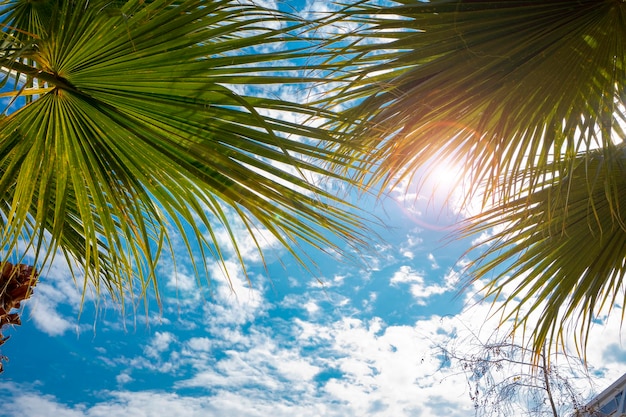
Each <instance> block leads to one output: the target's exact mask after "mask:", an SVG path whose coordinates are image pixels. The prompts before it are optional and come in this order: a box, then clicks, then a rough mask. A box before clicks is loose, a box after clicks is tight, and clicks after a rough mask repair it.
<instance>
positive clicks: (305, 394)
mask: <svg viewBox="0 0 626 417" xmlns="http://www.w3.org/2000/svg"><path fill="white" fill-rule="evenodd" d="M286 4H287V5H289V6H294V7H296V8H301V7H302V6H303V5H302V4H301V3H292V4H289V3H286V2H282V3H281V5H282V6H283V7H284V6H285V5H286ZM313 5H316V6H315V7H318V8H320V7H325V6H324V5H322V4H321V3H320V2H315V3H313V4H312V5H309V7H312V6H313ZM270 6H271V4H270ZM274 93H275V92H274ZM281 94H298V92H294V91H292V90H291V89H289V90H288V91H285V92H282V93H281ZM446 171H449V170H445V169H444V170H442V172H446ZM436 178H437V179H438V181H431V182H430V183H428V184H427V185H426V186H425V187H424V189H422V190H421V192H420V193H418V192H417V191H416V187H415V184H414V183H406V182H405V183H402V184H400V185H399V187H398V188H396V189H392V190H388V192H387V194H386V195H385V196H384V197H382V198H381V199H374V198H372V197H368V196H360V197H359V196H356V195H354V194H350V193H345V191H342V190H340V189H336V190H335V191H336V192H342V193H345V195H346V198H348V199H350V200H351V201H352V202H353V203H355V204H356V205H358V206H359V207H360V208H362V209H363V210H365V211H366V212H368V213H370V214H372V215H373V216H376V217H378V218H380V219H381V220H382V222H383V223H384V225H382V224H381V225H379V226H376V227H375V231H376V232H377V233H378V235H379V236H380V239H379V240H376V241H375V242H374V244H373V246H372V248H371V250H370V251H369V252H365V253H363V254H361V261H360V262H351V261H349V260H337V259H333V258H332V257H330V256H326V255H324V254H322V253H318V252H315V253H311V255H312V256H313V258H314V260H315V262H316V264H317V266H318V269H317V270H315V271H312V272H311V271H306V270H304V269H303V268H302V267H301V266H299V265H298V264H297V263H296V262H295V261H294V260H293V259H291V258H290V257H288V256H287V255H286V253H285V250H284V249H281V248H280V247H279V246H278V245H277V242H276V241H275V240H274V239H272V238H271V237H269V236H270V235H269V234H265V233H263V230H261V231H260V236H261V239H260V242H262V245H263V246H264V250H265V253H266V256H267V259H266V261H267V268H265V267H264V266H263V264H262V262H261V259H260V257H259V255H258V253H257V252H256V251H255V250H254V247H253V243H252V241H251V239H250V237H249V236H247V234H246V232H245V230H244V229H243V228H241V229H240V230H239V232H240V233H239V235H240V237H241V242H243V244H242V248H243V255H242V256H243V257H244V259H245V261H246V265H247V267H248V274H249V278H250V282H248V280H247V279H246V277H245V276H244V274H243V271H242V270H241V268H240V267H239V266H238V265H237V262H236V261H235V259H234V254H233V253H232V252H231V253H228V251H227V253H226V255H227V260H226V263H225V265H226V267H227V269H228V271H229V276H230V282H229V281H228V279H227V278H226V277H225V276H224V274H223V271H222V270H221V269H220V266H219V264H218V263H217V262H215V261H209V263H210V271H211V277H210V282H209V283H207V282H204V281H203V284H202V286H201V287H198V283H197V279H196V277H194V276H193V271H192V267H191V265H190V264H189V262H188V261H186V260H185V250H184V248H182V246H181V248H180V249H181V256H180V257H179V258H178V259H177V262H178V264H177V269H176V270H175V269H174V267H173V264H172V262H171V261H168V260H167V259H164V260H163V261H162V262H161V264H160V266H159V279H160V284H161V285H160V289H161V295H162V309H161V310H159V308H158V307H157V306H156V303H154V302H152V303H151V305H150V308H149V310H148V311H147V313H146V311H145V310H144V309H143V306H141V305H140V306H138V308H137V310H136V311H132V310H130V309H129V311H126V312H121V311H120V310H119V308H117V306H116V305H114V304H112V303H111V302H110V301H107V300H106V299H103V300H101V301H100V303H99V304H98V305H97V306H96V301H95V300H94V299H93V297H92V296H91V295H89V294H88V296H87V300H86V302H85V304H84V305H82V307H81V294H80V291H79V289H77V288H76V286H75V284H74V283H73V282H72V281H71V278H70V274H69V272H68V268H67V265H64V264H63V262H62V261H61V259H60V258H59V259H58V260H57V262H56V263H55V264H54V265H53V266H52V267H51V268H50V269H49V270H46V271H43V272H42V278H41V281H40V283H39V284H38V285H37V287H36V289H35V294H34V295H33V297H32V299H31V300H29V301H28V302H26V303H24V309H23V311H22V321H23V325H22V326H21V327H16V328H9V329H7V330H6V331H5V332H4V333H5V334H6V335H11V339H10V340H9V341H8V342H7V343H6V344H5V345H4V346H2V354H3V355H6V356H7V357H8V358H9V359H10V361H9V362H8V363H6V364H5V372H4V374H2V376H1V377H0V388H2V389H3V391H4V393H5V394H4V399H3V402H2V406H1V407H0V416H6V417H17V416H24V415H30V416H58V417H98V416H107V417H118V416H120V417H121V416H133V417H134V416H138V417H139V416H181V417H191V416H194V417H195V416H234V415H236V416H242V417H252V416H268V415H271V416H273V417H282V416H290V417H291V416H303V417H308V416H392V415H393V416H397V417H403V416H422V417H430V416H433V417H434V416H442V415H446V416H468V415H472V414H473V412H474V411H473V406H472V402H471V401H470V396H469V394H470V393H469V391H468V383H467V380H466V376H465V374H463V372H462V370H461V369H460V368H458V367H457V364H455V363H454V362H449V361H447V360H446V359H445V358H444V357H443V356H442V355H441V349H440V347H441V346H453V347H454V348H455V349H456V351H457V352H461V353H462V352H464V351H467V352H468V354H470V353H471V352H472V350H471V348H472V346H471V343H467V341H468V340H472V339H471V336H472V335H473V334H475V335H478V337H479V338H480V339H481V340H488V339H489V338H490V337H491V336H492V335H493V333H494V332H495V331H496V328H497V320H496V319H495V318H492V317H491V318H490V315H489V308H490V305H489V304H485V303H482V304H476V301H477V299H478V298H477V297H476V296H475V291H476V290H477V288H478V285H479V284H478V285H477V286H474V287H470V288H469V289H468V290H467V291H466V292H463V293H460V292H459V289H460V286H461V282H462V281H461V279H462V276H461V274H460V272H461V271H462V268H463V266H464V265H465V264H466V262H467V261H468V260H467V259H466V258H464V257H463V254H464V252H465V251H466V250H467V248H468V247H469V245H470V244H471V241H470V240H465V241H449V240H448V239H447V237H448V235H449V233H450V226H451V225H453V224H454V222H455V221H456V220H458V219H460V218H462V216H463V215H464V213H462V212H458V211H457V210H456V209H455V207H454V206H451V207H450V206H448V207H446V206H443V205H442V203H441V196H442V195H443V193H446V192H448V191H450V190H449V189H448V188H447V187H448V186H449V182H447V181H446V180H445V178H443V174H439V175H437V176H436ZM327 185H328V186H329V187H331V189H332V186H333V184H327ZM435 186H437V187H438V189H437V191H433V187H435ZM433 193H434V194H433ZM433 195H434V198H433ZM219 236H221V235H220V234H219V233H218V237H219ZM222 237H223V241H224V244H225V245H227V236H226V234H225V233H224V234H223V236H222ZM200 279H204V278H200ZM496 306H497V303H496ZM620 313H621V310H620V309H619V308H618V309H616V310H615V311H614V313H613V314H612V315H611V317H610V318H606V319H602V320H599V322H600V324H599V325H598V326H596V327H594V328H593V330H592V332H593V334H592V337H591V338H590V340H592V341H602V342H601V343H599V344H597V345H593V346H591V347H590V352H589V354H588V358H589V363H590V366H591V368H590V369H591V371H590V372H591V374H592V375H593V376H594V383H593V384H591V385H590V384H589V383H588V382H587V381H585V380H578V379H575V383H576V384H578V385H577V386H579V387H580V390H581V392H582V395H583V396H584V397H589V395H591V392H592V391H593V390H594V389H595V390H596V391H599V390H601V389H603V388H604V387H605V386H607V385H609V384H610V383H611V382H612V381H613V380H615V379H617V378H618V377H619V376H621V375H622V374H623V373H624V372H626V353H625V352H624V350H623V348H622V345H621V339H620V333H621V332H620V329H619V320H618V319H619V315H620ZM572 372H573V373H572V377H573V378H575V377H576V376H577V375H578V374H575V373H574V371H572Z"/></svg>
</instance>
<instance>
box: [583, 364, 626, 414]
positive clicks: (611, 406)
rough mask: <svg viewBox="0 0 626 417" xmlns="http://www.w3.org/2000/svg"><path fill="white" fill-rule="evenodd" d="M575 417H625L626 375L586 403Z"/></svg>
mask: <svg viewBox="0 0 626 417" xmlns="http://www.w3.org/2000/svg"><path fill="white" fill-rule="evenodd" d="M575 416H576V417H626V374H624V375H622V376H621V377H620V378H619V379H618V380H617V381H615V382H614V383H612V384H611V385H610V386H609V387H608V388H607V389H605V390H604V391H602V392H601V393H600V394H598V395H596V396H595V397H594V398H593V399H592V400H591V401H589V402H588V403H587V405H586V406H585V409H584V410H582V411H579V412H578V413H576V414H575Z"/></svg>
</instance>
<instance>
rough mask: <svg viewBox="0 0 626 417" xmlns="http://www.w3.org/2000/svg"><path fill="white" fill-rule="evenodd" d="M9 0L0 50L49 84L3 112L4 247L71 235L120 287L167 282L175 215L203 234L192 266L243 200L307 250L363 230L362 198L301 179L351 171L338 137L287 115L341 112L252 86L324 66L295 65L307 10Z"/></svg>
mask: <svg viewBox="0 0 626 417" xmlns="http://www.w3.org/2000/svg"><path fill="white" fill-rule="evenodd" d="M3 7H4V8H3V13H4V14H3V17H4V20H3V21H2V22H1V23H2V25H3V26H2V28H3V30H4V33H5V34H6V36H7V38H11V39H12V42H10V43H11V46H10V47H7V48H5V49H3V50H1V51H0V65H1V66H2V67H4V68H6V69H7V70H10V71H12V73H17V74H21V76H22V77H26V78H27V79H28V83H31V84H32V82H33V81H32V80H36V81H37V82H38V84H39V85H40V86H41V87H43V88H46V90H44V91H42V92H41V94H40V95H39V96H38V97H35V100H32V102H28V103H27V105H25V106H23V108H21V109H20V110H19V111H17V112H14V113H12V114H9V115H8V116H6V117H4V118H3V119H1V120H0V196H1V197H0V210H1V212H2V215H1V220H2V223H3V224H2V236H1V239H2V240H1V244H2V247H3V248H4V249H5V250H6V253H11V252H14V250H15V249H17V248H18V243H19V242H20V241H21V240H24V241H26V247H27V248H30V249H31V250H32V252H34V254H35V258H36V259H35V260H36V262H42V263H44V264H45V263H46V262H49V261H50V259H51V257H52V256H53V254H54V253H55V252H56V251H57V250H60V251H61V252H62V253H64V255H65V256H66V257H67V258H68V259H69V260H72V261H73V262H77V263H78V265H79V266H81V267H82V268H83V269H84V275H85V277H86V278H85V284H84V285H87V283H88V282H91V283H92V284H93V285H94V286H95V288H96V289H97V290H98V291H99V290H100V288H102V287H104V288H105V289H106V290H108V291H109V292H111V293H112V294H113V296H114V297H117V298H119V299H120V300H122V301H123V298H124V294H127V292H128V291H132V292H134V293H135V294H140V295H142V294H145V291H146V290H147V289H148V288H149V287H155V288H156V286H157V282H156V281H157V278H156V275H155V271H156V268H157V262H158V260H159V256H160V254H161V252H162V250H163V249H164V248H166V247H169V250H170V251H173V248H171V247H170V233H171V231H170V230H171V229H170V227H173V228H174V230H177V231H178V232H181V233H182V235H183V239H184V243H185V245H186V247H187V248H188V250H189V252H190V253H191V252H192V251H193V250H194V248H195V247H196V246H199V247H200V250H201V251H202V256H201V260H199V261H197V262H196V263H194V265H195V267H196V272H199V270H202V269H203V270H204V272H207V264H206V262H207V260H206V257H205V256H204V255H205V253H209V252H210V253H212V254H213V256H214V257H215V258H216V259H217V260H220V259H222V260H223V258H224V255H223V253H222V252H223V250H222V248H221V247H220V245H219V242H218V240H217V239H216V237H215V236H216V235H215V233H216V230H218V229H219V228H221V227H223V228H225V229H226V230H227V231H228V232H229V234H230V239H231V240H232V243H233V245H234V246H235V248H237V243H238V239H239V238H238V236H236V235H235V233H234V232H233V231H232V229H231V228H229V223H230V222H232V221H233V220H232V219H233V217H232V216H234V217H235V218H239V220H240V221H241V222H243V224H244V225H245V226H246V228H247V229H248V231H249V232H250V233H251V234H254V233H255V229H256V228H258V227H264V228H266V229H267V230H269V231H270V232H271V233H272V234H273V235H274V236H275V237H276V238H277V239H278V240H279V241H280V242H281V243H282V244H283V245H284V246H285V247H287V248H288V251H289V252H290V253H291V254H292V255H294V256H296V258H297V259H299V260H300V261H301V262H303V263H306V262H307V260H306V257H305V256H304V252H303V251H300V250H298V247H299V246H300V245H303V244H304V245H312V246H313V247H315V248H318V249H320V250H326V248H328V247H332V248H334V249H335V250H337V251H340V252H341V251H342V250H343V249H344V248H345V245H346V244H348V245H359V244H361V243H363V242H364V239H365V238H364V235H363V233H362V229H361V227H362V226H361V220H360V219H359V217H358V216H357V215H355V214H351V213H350V212H351V210H352V208H351V207H350V206H349V205H348V204H345V203H343V202H341V201H340V200H339V199H338V198H337V197H336V196H334V195H332V194H331V193H329V192H327V191H325V190H324V188H322V187H321V186H320V185H317V184H316V183H314V182H312V181H310V180H307V179H306V178H307V176H311V175H317V176H320V177H321V178H325V179H327V180H339V181H345V179H343V178H342V177H340V176H338V175H336V174H333V173H330V172H328V171H327V170H325V169H323V168H322V166H323V165H324V164H325V163H341V161H342V156H341V154H339V153H338V152H336V151H331V150H329V149H330V147H329V146H319V144H320V143H326V142H328V141H335V140H337V139H336V138H335V137H333V136H330V135H329V134H328V133H327V132H326V131H325V130H324V129H322V128H318V127H311V126H307V125H306V124H304V123H301V122H299V121H288V119H286V118H284V117H283V115H284V114H285V113H286V112H290V113H293V114H296V115H299V116H300V117H301V118H302V119H305V118H309V117H312V116H319V117H322V118H324V117H332V114H331V113H329V112H324V111H322V110H320V109H318V108H315V107H313V106H309V105H306V104H300V103H298V102H297V100H296V99H294V100H291V101H290V100H281V99H278V98H268V96H266V95H263V94H262V93H261V92H260V91H258V92H255V89H254V87H255V86H267V85H282V84H299V83H300V84H303V83H306V82H311V81H315V80H312V78H311V77H309V76H303V75H302V74H301V71H300V68H299V67H297V66H295V65H289V60H292V59H295V60H297V59H299V58H302V57H303V56H306V54H309V53H310V52H305V51H300V50H298V47H301V45H302V41H301V39H300V38H299V37H298V35H297V31H298V27H299V26H300V25H301V22H300V21H298V20H297V19H295V18H292V17H290V16H289V15H286V14H283V13H280V12H277V11H270V10H265V9H263V8H260V7H258V6H254V5H241V4H238V2H234V1H230V0H222V1H210V2H206V1H199V0H185V1H170V0H155V1H140V0H136V1H135V0H130V1H127V2H105V1H86V0H65V1H62V0H58V1H57V0H45V1H41V2H30V1H22V0H15V1H7V2H4V5H3ZM272 28H274V29H272ZM284 43H294V44H295V45H296V46H295V47H293V48H286V49H285V48H281V47H280V46H281V45H282V44H284ZM259 51H261V52H259ZM8 76H9V75H7V77H8ZM339 242H343V243H339ZM20 248H21V246H20ZM240 261H241V262H242V263H243V259H242V258H241V256H240ZM39 269H40V270H43V269H42V267H41V266H40V268H39ZM135 287H137V288H135Z"/></svg>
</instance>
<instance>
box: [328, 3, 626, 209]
mask: <svg viewBox="0 0 626 417" xmlns="http://www.w3.org/2000/svg"><path fill="white" fill-rule="evenodd" d="M395 4H396V5H395V6H391V7H382V6H375V5H371V4H369V3H367V2H365V3H363V4H360V5H357V6H355V7H348V8H347V9H346V10H345V11H344V19H347V20H348V21H349V22H353V23H355V24H358V25H360V27H361V28H360V29H359V30H357V31H355V32H354V33H351V34H349V35H348V36H346V38H345V39H344V38H342V39H339V40H338V41H341V42H344V43H345V42H346V41H347V39H350V40H351V41H352V43H350V44H349V45H348V46H342V45H341V43H339V44H338V46H337V48H338V52H337V53H338V54H341V55H343V56H349V57H352V59H351V60H344V61H343V62H341V64H340V65H341V69H342V70H344V71H346V72H347V73H346V75H345V76H344V78H345V81H346V86H345V87H343V88H342V89H341V90H337V91H335V93H334V94H332V95H330V96H329V99H328V100H329V102H330V104H332V105H337V104H342V105H344V106H348V109H347V110H346V111H345V112H344V114H343V116H344V118H345V119H344V121H343V123H342V124H340V125H338V126H337V129H338V130H341V131H349V132H350V133H351V134H352V135H354V136H355V141H356V142H357V143H359V144H360V145H362V148H361V149H363V150H364V152H362V153H361V154H358V155H357V156H356V157H355V159H357V160H361V161H362V163H363V164H366V165H371V166H374V167H376V171H375V173H374V175H372V176H371V177H370V178H366V179H365V178H362V179H363V180H366V181H367V184H368V185H370V186H371V185H374V184H378V183H379V182H381V181H382V183H383V185H390V184H393V183H394V181H400V180H401V179H402V178H401V177H402V175H401V174H402V173H403V172H404V173H405V174H404V175H409V173H410V172H412V171H413V170H414V169H417V168H419V167H421V166H424V165H426V164H427V163H429V162H430V161H432V160H448V161H452V162H455V163H457V164H458V165H459V166H462V167H464V174H465V175H466V176H467V177H468V178H469V177H471V179H472V181H471V182H469V183H468V184H472V185H473V187H472V190H471V191H477V190H483V191H484V190H486V196H485V197H488V196H489V195H497V196H498V198H507V197H508V196H509V195H511V194H515V192H516V190H517V188H518V185H519V184H518V182H519V179H520V175H521V176H522V177H523V181H524V182H525V183H527V184H528V185H530V186H531V187H532V186H534V184H536V183H537V182H540V179H541V177H542V175H543V174H544V173H546V169H547V168H548V167H558V166H559V165H558V164H548V162H552V161H558V162H559V163H561V164H564V165H568V164H571V163H573V162H572V161H573V160H574V158H575V156H576V155H578V154H579V153H580V152H581V151H584V150H586V149H590V148H597V147H605V146H606V145H608V144H611V143H615V142H620V141H623V140H624V139H625V138H626V135H625V134H624V130H623V122H624V120H625V119H626V110H625V107H624V106H625V104H626V103H625V99H626V96H625V95H624V88H623V87H624V79H625V78H626V54H625V53H624V52H625V50H624V42H623V40H624V39H625V38H626V6H625V5H624V3H623V2H620V1H613V0H606V1H597V0H582V1H576V2H571V1H564V0H549V1H450V0H433V1H430V2H421V1H417V0H402V1H396V2H395ZM620 123H622V124H621V125H620ZM372 148H376V149H377V150H376V151H375V152H371V151H370V149H372ZM347 151H348V152H349V150H347ZM361 172H364V171H361ZM398 174H400V175H398Z"/></svg>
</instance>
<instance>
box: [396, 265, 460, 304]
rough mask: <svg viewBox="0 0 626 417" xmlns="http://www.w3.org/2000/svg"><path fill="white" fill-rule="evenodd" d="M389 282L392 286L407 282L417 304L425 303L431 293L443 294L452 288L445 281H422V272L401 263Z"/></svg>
mask: <svg viewBox="0 0 626 417" xmlns="http://www.w3.org/2000/svg"><path fill="white" fill-rule="evenodd" d="M389 283H390V284H391V285H392V286H399V285H400V284H409V288H410V291H411V295H412V296H413V298H415V300H416V301H417V303H418V304H419V305H426V304H427V300H428V298H430V297H432V296H433V295H438V294H444V293H446V292H448V291H450V290H452V289H453V287H452V286H451V285H449V284H448V283H447V282H446V285H443V286H442V285H439V284H430V285H427V284H426V282H425V281H424V274H422V273H420V272H417V271H415V270H413V269H412V268H411V267H410V266H407V265H403V266H401V267H400V269H398V270H397V271H396V272H395V273H394V274H393V276H392V277H391V279H390V280H389Z"/></svg>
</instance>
